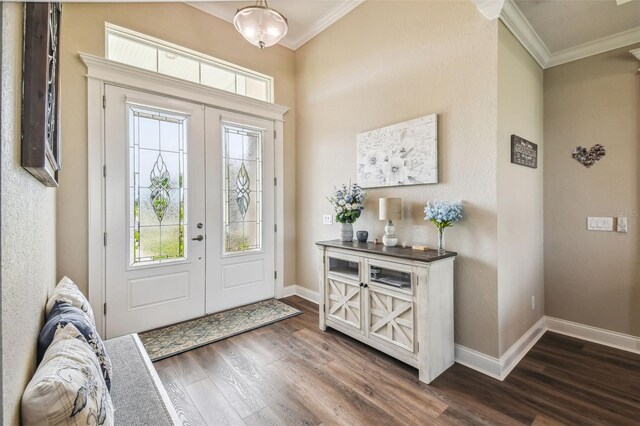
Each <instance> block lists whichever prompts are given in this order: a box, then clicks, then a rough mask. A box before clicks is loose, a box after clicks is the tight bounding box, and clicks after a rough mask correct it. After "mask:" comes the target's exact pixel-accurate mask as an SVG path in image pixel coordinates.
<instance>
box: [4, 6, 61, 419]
mask: <svg viewBox="0 0 640 426" xmlns="http://www.w3.org/2000/svg"><path fill="white" fill-rule="evenodd" d="M0 7H2V94H1V98H2V108H1V109H2V113H1V114H2V117H1V120H0V122H1V123H2V124H1V128H2V130H1V133H2V147H1V150H2V156H1V165H0V168H1V172H0V180H1V182H2V185H1V191H0V203H1V204H2V213H1V216H0V221H1V223H0V227H1V228H2V243H1V244H2V247H1V253H2V259H1V263H2V269H1V274H2V278H1V280H2V349H3V350H2V369H3V372H2V373H3V374H2V405H3V415H4V419H2V422H3V424H19V421H20V398H21V397H22V391H23V390H24V388H25V386H26V385H27V383H28V382H29V380H30V379H31V375H32V374H33V371H34V369H35V357H36V344H37V341H38V333H39V332H40V327H41V326H42V321H43V318H44V305H45V303H46V300H47V297H48V294H49V292H50V291H51V290H52V289H53V287H54V285H55V278H56V276H55V275H56V274H55V272H56V269H55V268H56V253H55V244H56V232H55V226H56V223H55V222H56V221H55V215H56V210H55V197H56V190H55V189H53V188H46V187H45V186H44V185H42V184H41V183H40V182H39V181H37V180H36V179H35V178H34V177H33V176H31V175H30V174H29V173H27V172H26V171H25V170H24V169H23V168H22V167H21V166H20V110H21V94H20V88H21V81H22V15H23V14H22V8H23V5H22V4H19V3H3V4H2V5H1V6H0Z"/></svg>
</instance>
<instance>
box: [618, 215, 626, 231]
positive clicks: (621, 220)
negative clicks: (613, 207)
mask: <svg viewBox="0 0 640 426" xmlns="http://www.w3.org/2000/svg"><path fill="white" fill-rule="evenodd" d="M618 232H627V218H626V217H624V216H621V217H619V218H618Z"/></svg>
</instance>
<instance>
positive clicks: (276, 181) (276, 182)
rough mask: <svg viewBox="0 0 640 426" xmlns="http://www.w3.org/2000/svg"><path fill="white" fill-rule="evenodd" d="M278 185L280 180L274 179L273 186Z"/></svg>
mask: <svg viewBox="0 0 640 426" xmlns="http://www.w3.org/2000/svg"><path fill="white" fill-rule="evenodd" d="M277 185H278V178H273V186H277Z"/></svg>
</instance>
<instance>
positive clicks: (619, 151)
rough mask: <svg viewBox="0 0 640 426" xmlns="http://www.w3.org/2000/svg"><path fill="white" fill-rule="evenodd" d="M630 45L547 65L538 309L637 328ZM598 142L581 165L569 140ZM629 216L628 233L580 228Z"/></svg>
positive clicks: (637, 91) (638, 203)
mask: <svg viewBox="0 0 640 426" xmlns="http://www.w3.org/2000/svg"><path fill="white" fill-rule="evenodd" d="M638 47H640V44H636V45H632V46H628V47H625V48H622V49H617V50H613V51H610V52H606V53H602V54H600V55H596V56H592V57H589V58H586V59H582V60H579V61H575V62H571V63H568V64H565V65H560V66H557V67H553V68H550V69H547V70H545V72H544V120H545V124H544V139H545V143H546V145H545V158H544V161H545V173H544V181H545V194H544V198H545V199H544V209H545V213H544V219H545V235H544V238H545V298H546V314H547V315H550V316H553V317H558V318H562V319H566V320H570V321H575V322H578V323H582V324H587V325H591V326H595V327H601V328H604V329H607V330H613V331H617V332H621V333H627V334H632V335H635V336H640V309H638V306H640V273H639V271H638V268H639V266H638V259H639V258H640V252H639V244H640V230H639V228H638V227H639V226H640V221H639V220H638V216H639V211H640V185H639V183H640V181H639V179H640V176H639V174H638V170H640V150H639V149H638V143H639V141H640V124H639V123H640V76H639V74H638V61H637V60H636V59H635V58H634V57H633V56H631V54H629V50H631V49H633V48H638ZM596 143H601V144H603V145H604V146H605V147H606V149H607V155H606V157H604V158H603V159H602V160H600V162H598V163H597V164H596V165H594V166H592V167H591V168H589V169H587V168H585V167H584V166H582V165H581V164H579V163H578V162H576V161H575V160H574V159H572V158H571V151H572V150H573V148H574V147H576V146H577V145H582V146H585V147H587V148H589V147H591V146H593V145H594V144H596ZM617 215H620V216H628V217H629V219H628V220H629V224H628V226H629V232H628V233H627V234H620V233H617V232H592V231H587V230H586V218H587V216H617Z"/></svg>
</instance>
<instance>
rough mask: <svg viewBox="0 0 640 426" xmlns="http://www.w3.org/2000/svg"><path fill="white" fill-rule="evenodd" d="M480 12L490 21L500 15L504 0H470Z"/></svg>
mask: <svg viewBox="0 0 640 426" xmlns="http://www.w3.org/2000/svg"><path fill="white" fill-rule="evenodd" d="M471 1H472V2H473V4H475V5H476V7H477V8H478V10H479V11H480V13H482V15H483V16H484V17H485V18H487V19H488V20H490V21H493V20H494V19H497V18H499V17H500V12H502V7H503V6H504V2H505V0H471Z"/></svg>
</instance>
